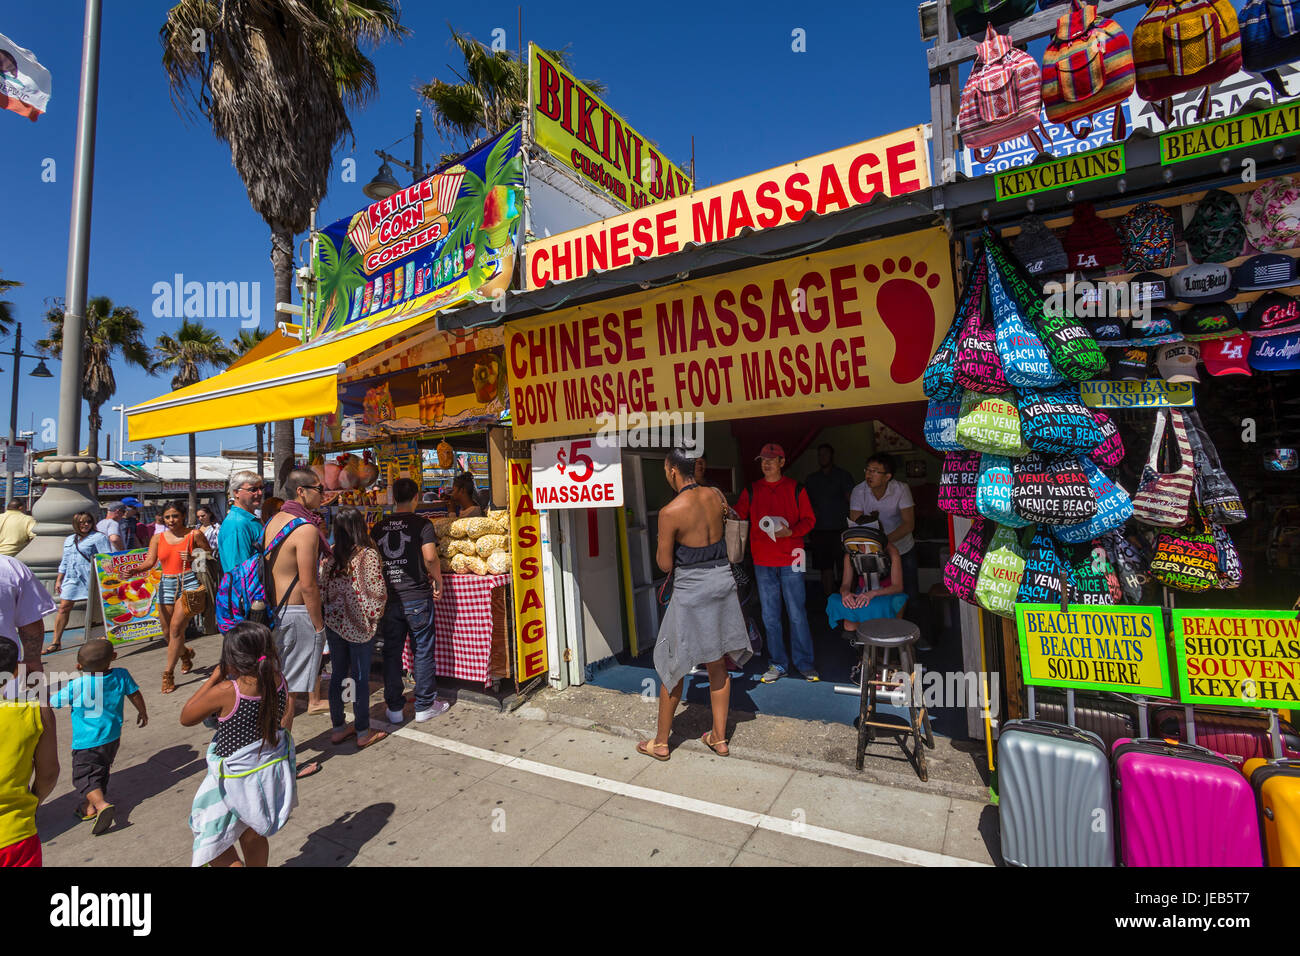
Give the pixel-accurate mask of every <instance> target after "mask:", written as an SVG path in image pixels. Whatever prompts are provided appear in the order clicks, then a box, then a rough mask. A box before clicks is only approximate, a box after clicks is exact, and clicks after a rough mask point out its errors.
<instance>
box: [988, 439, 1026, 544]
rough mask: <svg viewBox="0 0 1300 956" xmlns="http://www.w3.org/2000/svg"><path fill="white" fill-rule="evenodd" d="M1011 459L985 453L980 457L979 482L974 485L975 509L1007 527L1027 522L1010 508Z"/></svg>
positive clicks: (1018, 526) (1021, 525)
mask: <svg viewBox="0 0 1300 956" xmlns="http://www.w3.org/2000/svg"><path fill="white" fill-rule="evenodd" d="M1012 481H1013V478H1012V476H1011V459H1010V458H1005V457H1003V456H1002V455H985V456H983V457H982V458H981V459H980V477H979V483H978V484H977V485H976V486H975V509H976V510H977V511H978V512H979V513H980V514H982V515H983V516H984V517H985V518H988V519H989V520H990V521H996V522H997V523H998V524H1000V525H1006V526H1007V527H1008V528H1023V527H1025V525H1027V524H1029V522H1028V521H1026V520H1025V519H1024V518H1022V517H1020V516H1019V515H1018V514H1016V513H1015V512H1014V511H1013V510H1011V483H1012Z"/></svg>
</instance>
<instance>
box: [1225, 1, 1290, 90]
mask: <svg viewBox="0 0 1300 956" xmlns="http://www.w3.org/2000/svg"><path fill="white" fill-rule="evenodd" d="M1237 20H1238V22H1239V23H1240V25H1241V63H1242V66H1243V68H1244V69H1246V70H1247V71H1248V72H1250V73H1258V74H1260V75H1261V76H1263V77H1264V79H1266V80H1268V83H1269V85H1270V86H1272V87H1273V89H1275V90H1277V92H1278V93H1279V94H1280V96H1279V98H1284V97H1289V96H1290V95H1291V94H1290V93H1288V92H1287V89H1286V85H1285V84H1284V83H1283V82H1282V76H1281V74H1280V73H1278V71H1277V68H1278V67H1279V66H1285V65H1286V64H1288V63H1292V62H1294V61H1296V60H1300V0H1250V2H1249V3H1247V4H1246V5H1245V6H1244V7H1242V8H1241V13H1239V14H1238V15H1237Z"/></svg>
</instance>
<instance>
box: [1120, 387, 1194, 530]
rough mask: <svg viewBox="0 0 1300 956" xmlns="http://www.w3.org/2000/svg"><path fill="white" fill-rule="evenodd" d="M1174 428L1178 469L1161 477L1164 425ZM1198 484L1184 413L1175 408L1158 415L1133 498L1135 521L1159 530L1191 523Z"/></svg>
mask: <svg viewBox="0 0 1300 956" xmlns="http://www.w3.org/2000/svg"><path fill="white" fill-rule="evenodd" d="M1166 421H1168V422H1171V423H1172V425H1173V432H1174V442H1175V444H1176V446H1177V449H1178V459H1179V464H1178V467H1177V468H1176V469H1175V470H1174V471H1171V472H1169V473H1168V474H1162V473H1161V472H1160V471H1159V470H1158V469H1159V461H1160V445H1161V442H1162V441H1163V439H1164V436H1165V423H1166ZM1194 484H1195V480H1194V471H1193V467H1192V445H1191V442H1190V441H1189V439H1188V437H1187V425H1186V422H1185V420H1184V418H1183V413H1182V412H1181V411H1180V410H1179V409H1176V408H1172V409H1168V410H1167V414H1166V409H1161V410H1160V411H1158V412H1156V425H1155V431H1154V432H1153V433H1152V435H1151V451H1150V453H1149V454H1148V455H1147V463H1146V465H1145V467H1143V469H1142V479H1141V481H1139V482H1138V487H1137V493H1136V494H1134V495H1133V517H1134V518H1136V519H1137V520H1138V521H1141V522H1142V523H1143V524H1149V525H1154V526H1156V527H1159V528H1178V527H1181V526H1183V525H1185V524H1187V522H1188V511H1189V508H1190V504H1191V499H1192V488H1193V485H1194Z"/></svg>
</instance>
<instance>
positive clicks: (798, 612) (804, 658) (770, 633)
mask: <svg viewBox="0 0 1300 956" xmlns="http://www.w3.org/2000/svg"><path fill="white" fill-rule="evenodd" d="M754 576H755V577H756V578H757V580H758V599H759V602H760V603H761V604H762V606H763V628H764V630H766V631H767V656H768V659H769V660H770V661H771V662H772V664H773V665H775V666H776V667H778V668H780V670H781V672H782V673H786V672H788V671H789V670H790V657H789V655H788V654H787V653H786V650H785V631H784V630H783V628H782V627H781V601H782V599H784V600H785V611H786V614H787V615H789V617H790V645H791V648H792V649H793V651H794V666H795V670H797V671H799V673H801V674H803V673H807V672H808V671H810V670H814V669H815V665H814V664H813V641H812V631H811V630H810V629H809V627H808V612H807V610H806V609H805V608H804V602H805V601H806V600H807V595H806V593H805V592H804V574H803V572H802V571H796V570H795V569H794V568H790V567H781V568H765V567H762V566H760V565H755V566H754Z"/></svg>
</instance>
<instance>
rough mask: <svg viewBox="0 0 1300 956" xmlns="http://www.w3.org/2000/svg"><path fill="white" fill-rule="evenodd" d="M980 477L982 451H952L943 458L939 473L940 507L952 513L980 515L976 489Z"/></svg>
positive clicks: (969, 516) (972, 516)
mask: <svg viewBox="0 0 1300 956" xmlns="http://www.w3.org/2000/svg"><path fill="white" fill-rule="evenodd" d="M979 477H980V453H979V452H977V451H950V452H948V453H947V454H946V455H944V458H943V471H942V472H940V474H939V507H940V508H942V509H943V510H944V511H946V512H948V514H950V515H957V516H958V517H962V518H975V517H978V515H979V511H978V510H977V509H976V508H975V489H976V486H977V485H978V483H979Z"/></svg>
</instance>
